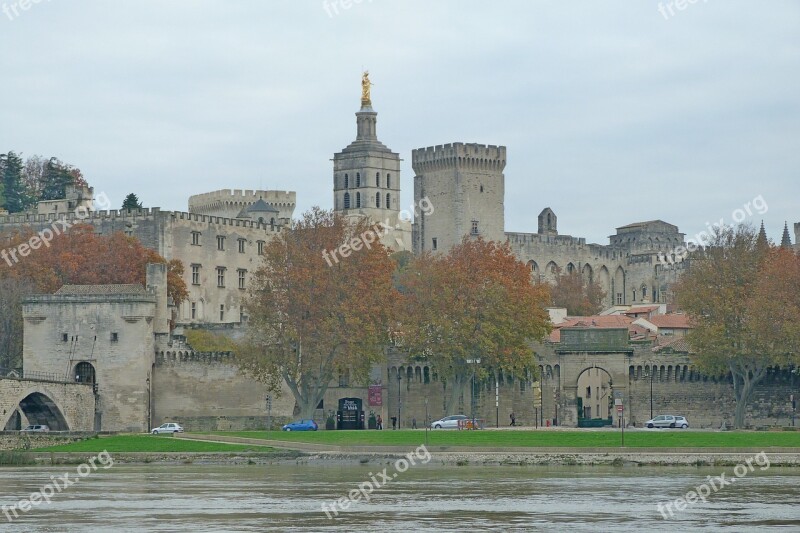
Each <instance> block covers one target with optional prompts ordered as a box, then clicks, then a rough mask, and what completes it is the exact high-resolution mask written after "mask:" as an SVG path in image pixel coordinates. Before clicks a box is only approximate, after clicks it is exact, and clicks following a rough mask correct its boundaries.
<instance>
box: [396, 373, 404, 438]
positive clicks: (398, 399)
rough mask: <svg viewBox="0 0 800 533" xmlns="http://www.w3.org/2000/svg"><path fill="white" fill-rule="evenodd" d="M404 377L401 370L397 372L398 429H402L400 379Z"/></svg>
mask: <svg viewBox="0 0 800 533" xmlns="http://www.w3.org/2000/svg"><path fill="white" fill-rule="evenodd" d="M402 379H403V376H402V375H401V374H400V371H399V370H398V372H397V429H400V408H401V405H402V404H401V402H400V381H401V380H402Z"/></svg>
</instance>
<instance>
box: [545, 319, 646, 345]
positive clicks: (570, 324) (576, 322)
mask: <svg viewBox="0 0 800 533" xmlns="http://www.w3.org/2000/svg"><path fill="white" fill-rule="evenodd" d="M633 320H634V319H633V318H631V317H629V316H624V315H606V316H598V315H595V316H568V317H567V319H566V320H565V321H564V322H561V323H560V324H555V325H554V326H553V331H552V332H550V342H561V328H575V327H577V328H629V327H630V324H631V322H633Z"/></svg>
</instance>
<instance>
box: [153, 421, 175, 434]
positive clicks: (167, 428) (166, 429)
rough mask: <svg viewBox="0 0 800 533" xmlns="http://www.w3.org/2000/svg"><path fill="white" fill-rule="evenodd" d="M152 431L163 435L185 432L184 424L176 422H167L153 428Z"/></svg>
mask: <svg viewBox="0 0 800 533" xmlns="http://www.w3.org/2000/svg"><path fill="white" fill-rule="evenodd" d="M150 433H152V434H153V435H161V434H162V433H172V434H173V435H174V434H175V433H183V426H181V425H180V424H176V423H174V422H167V423H166V424H161V425H160V426H158V427H157V428H153V429H152V430H151V431H150Z"/></svg>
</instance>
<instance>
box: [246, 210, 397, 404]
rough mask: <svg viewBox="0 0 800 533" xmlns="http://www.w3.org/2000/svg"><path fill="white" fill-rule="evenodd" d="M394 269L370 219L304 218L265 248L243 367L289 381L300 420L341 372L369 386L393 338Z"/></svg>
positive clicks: (275, 384) (275, 381)
mask: <svg viewBox="0 0 800 533" xmlns="http://www.w3.org/2000/svg"><path fill="white" fill-rule="evenodd" d="M344 246H347V247H346V248H344ZM334 250H335V251H336V255H333V254H332V253H331V252H332V251H334ZM325 252H327V259H326V256H324V255H323V253H325ZM393 269H394V264H393V261H392V260H391V259H390V258H389V255H388V252H387V249H386V248H384V246H383V245H382V244H380V243H379V242H377V234H376V233H375V231H374V230H373V229H372V228H370V226H369V222H368V221H367V220H365V219H360V220H358V221H354V220H352V219H347V218H344V217H342V216H340V215H337V214H334V213H333V212H331V211H324V210H321V209H319V208H313V209H312V210H311V211H310V212H307V213H305V214H304V215H303V217H302V218H301V219H300V220H299V221H296V222H293V224H292V228H291V229H290V230H284V231H281V232H280V233H279V234H278V236H277V237H276V238H275V239H273V240H272V241H270V242H269V243H268V244H267V245H266V246H265V248H264V258H263V262H262V264H261V266H260V267H259V269H258V270H257V271H256V272H255V273H254V274H253V277H252V279H251V282H250V289H249V291H248V295H247V298H246V301H245V307H246V309H247V311H248V314H249V316H250V321H249V333H248V341H247V343H246V345H245V346H244V347H243V348H242V349H241V350H240V351H239V353H238V354H237V361H238V363H239V365H240V367H241V368H242V369H243V370H244V371H245V372H246V373H247V374H249V375H251V376H253V377H254V378H255V379H257V380H259V381H261V382H263V383H265V384H266V385H267V387H268V389H269V390H272V391H278V390H280V386H281V382H282V381H283V382H285V383H286V385H287V386H288V388H289V389H290V390H291V392H292V394H293V396H294V398H295V401H296V402H297V406H298V408H299V414H300V416H302V417H303V418H311V417H312V415H313V412H314V409H315V408H316V406H317V404H318V403H319V402H320V400H322V398H323V396H324V395H325V391H326V390H327V388H328V386H329V384H330V382H331V380H332V379H333V377H334V376H335V375H336V373H337V372H343V371H348V370H349V371H350V372H351V375H352V376H354V378H355V379H356V380H357V381H362V382H364V383H367V381H368V376H369V370H370V367H371V366H372V365H373V364H374V363H376V362H379V361H383V360H384V353H385V346H386V344H387V342H388V339H389V333H388V331H389V321H390V317H391V309H392V302H394V301H395V300H396V298H397V294H396V292H395V289H394V288H393V286H392V271H393Z"/></svg>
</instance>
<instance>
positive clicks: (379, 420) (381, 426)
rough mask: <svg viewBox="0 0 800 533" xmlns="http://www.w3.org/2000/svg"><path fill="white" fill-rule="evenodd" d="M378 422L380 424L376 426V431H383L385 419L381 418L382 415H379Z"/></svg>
mask: <svg viewBox="0 0 800 533" xmlns="http://www.w3.org/2000/svg"><path fill="white" fill-rule="evenodd" d="M377 422H378V423H377V424H376V426H375V429H383V418H381V415H378V421H377Z"/></svg>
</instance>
